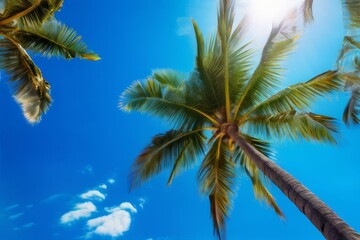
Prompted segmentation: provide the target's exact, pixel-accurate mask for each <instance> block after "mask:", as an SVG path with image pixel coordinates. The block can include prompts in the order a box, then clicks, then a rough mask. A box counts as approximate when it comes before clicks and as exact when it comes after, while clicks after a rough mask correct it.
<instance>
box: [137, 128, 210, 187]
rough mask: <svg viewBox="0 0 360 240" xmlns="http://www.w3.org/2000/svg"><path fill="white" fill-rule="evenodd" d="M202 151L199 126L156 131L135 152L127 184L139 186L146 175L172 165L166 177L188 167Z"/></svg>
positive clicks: (171, 177) (202, 144) (171, 176)
mask: <svg viewBox="0 0 360 240" xmlns="http://www.w3.org/2000/svg"><path fill="white" fill-rule="evenodd" d="M203 151H204V136H203V133H202V129H200V130H195V131H192V132H181V131H176V130H171V131H168V132H166V133H165V134H160V135H157V136H155V137H154V138H153V140H152V142H151V144H150V145H149V146H148V147H147V148H145V150H144V151H143V152H142V153H141V154H140V156H138V158H137V159H136V161H135V162H134V164H133V166H132V172H131V174H130V184H131V188H133V187H137V186H140V185H141V183H143V182H144V181H146V180H147V179H148V178H150V177H152V176H153V175H155V174H157V173H159V172H160V171H161V170H163V169H166V168H170V167H171V168H172V171H171V174H170V177H169V181H168V183H169V184H170V183H171V182H172V179H173V178H174V177H175V176H176V175H177V174H178V173H179V172H180V171H181V170H186V169H188V168H189V167H191V166H192V165H193V164H194V163H195V162H196V160H197V157H198V155H199V154H203Z"/></svg>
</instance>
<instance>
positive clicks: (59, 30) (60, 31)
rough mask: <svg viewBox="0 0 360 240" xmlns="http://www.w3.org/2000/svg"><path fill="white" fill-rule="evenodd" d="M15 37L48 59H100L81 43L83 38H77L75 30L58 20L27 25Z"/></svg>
mask: <svg viewBox="0 0 360 240" xmlns="http://www.w3.org/2000/svg"><path fill="white" fill-rule="evenodd" d="M15 36H16V39H17V40H18V41H19V42H20V44H21V45H22V46H23V47H25V48H28V49H31V50H32V51H35V52H40V53H42V54H43V55H45V56H48V57H51V56H62V57H64V58H66V59H71V58H75V57H80V58H85V59H88V60H99V59H100V58H99V56H98V55H97V54H95V53H93V52H90V51H88V50H87V47H86V44H85V43H84V42H83V41H81V37H79V36H77V34H76V32H75V31H74V30H73V29H71V28H68V27H67V26H65V25H63V24H61V23H59V22H57V21H56V20H51V21H48V22H46V23H45V24H43V25H42V26H37V25H34V24H29V25H26V26H24V27H23V29H22V30H20V31H18V32H16V33H15Z"/></svg>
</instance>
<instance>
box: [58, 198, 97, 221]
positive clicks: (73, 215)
mask: <svg viewBox="0 0 360 240" xmlns="http://www.w3.org/2000/svg"><path fill="white" fill-rule="evenodd" d="M95 211H96V206H95V205H94V204H93V203H92V202H85V203H78V204H77V205H76V206H75V207H74V210H72V211H70V212H67V213H65V214H64V215H62V216H61V218H60V222H61V223H62V224H68V223H72V222H73V221H76V220H79V219H81V218H87V217H90V216H91V213H93V212H95Z"/></svg>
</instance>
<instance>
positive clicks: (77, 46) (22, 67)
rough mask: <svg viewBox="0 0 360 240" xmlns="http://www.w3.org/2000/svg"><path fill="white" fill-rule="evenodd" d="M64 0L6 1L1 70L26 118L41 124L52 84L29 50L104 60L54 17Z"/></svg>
mask: <svg viewBox="0 0 360 240" xmlns="http://www.w3.org/2000/svg"><path fill="white" fill-rule="evenodd" d="M62 4H63V0H5V1H4V6H2V7H3V9H2V11H1V13H0V68H2V69H4V70H5V71H6V73H7V74H8V76H9V78H10V81H11V83H12V84H11V85H12V87H13V88H14V90H15V94H14V95H15V99H16V101H17V102H18V103H19V104H20V105H21V107H22V110H23V113H24V115H25V117H26V119H27V120H28V121H29V122H31V123H34V122H38V121H40V118H41V115H42V114H43V113H44V112H46V111H47V109H48V107H49V105H50V103H51V97H50V84H49V83H48V82H47V81H46V80H45V79H44V78H43V76H42V73H41V71H40V69H39V68H38V67H37V66H36V65H35V63H34V62H33V60H32V59H31V57H30V55H29V53H28V52H27V50H30V51H31V52H34V53H40V54H42V55H43V56H48V57H50V56H61V57H64V58H66V59H71V58H74V57H80V58H84V59H88V60H98V59H100V58H99V57H98V55H97V54H95V53H93V52H91V51H88V50H87V47H86V45H85V44H84V42H82V41H81V37H79V36H77V34H76V32H75V31H74V30H73V29H71V28H68V27H67V26H66V25H64V24H61V23H60V22H58V21H57V20H56V19H55V18H54V13H55V12H57V11H59V10H60V8H61V7H62Z"/></svg>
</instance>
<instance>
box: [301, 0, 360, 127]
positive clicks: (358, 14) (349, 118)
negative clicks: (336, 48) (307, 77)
mask: <svg viewBox="0 0 360 240" xmlns="http://www.w3.org/2000/svg"><path fill="white" fill-rule="evenodd" d="M312 3H313V0H305V1H304V3H303V13H304V16H307V17H305V19H306V21H305V22H307V23H308V22H311V21H312V20H313V17H312ZM341 3H342V13H343V21H344V29H345V36H344V40H343V47H342V49H341V51H340V54H339V57H338V59H337V69H338V70H339V71H340V72H341V73H342V74H341V75H342V80H344V82H345V90H346V91H349V92H350V93H351V97H350V99H349V101H348V103H347V105H346V107H345V109H344V113H343V122H344V123H345V124H346V125H348V126H349V125H350V124H352V123H353V124H359V123H360V3H359V1H358V0H341Z"/></svg>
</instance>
